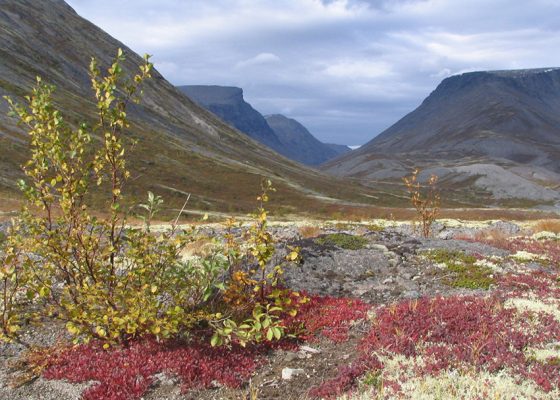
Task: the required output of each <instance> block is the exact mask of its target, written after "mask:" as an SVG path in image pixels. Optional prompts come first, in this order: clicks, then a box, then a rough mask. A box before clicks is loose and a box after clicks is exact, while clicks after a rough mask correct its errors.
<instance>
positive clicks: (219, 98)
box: [178, 85, 281, 149]
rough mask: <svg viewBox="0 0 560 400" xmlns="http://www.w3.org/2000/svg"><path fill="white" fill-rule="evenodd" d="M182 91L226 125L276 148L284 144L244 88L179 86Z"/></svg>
mask: <svg viewBox="0 0 560 400" xmlns="http://www.w3.org/2000/svg"><path fill="white" fill-rule="evenodd" d="M178 89H179V90H180V91H181V92H183V93H185V94H186V95H187V96H188V97H190V98H191V99H192V100H194V101H195V102H196V103H197V104H199V105H201V106H202V107H204V108H206V109H207V110H208V111H210V112H212V113H213V114H215V115H217V116H218V117H220V118H221V119H222V120H223V121H224V122H226V123H227V124H229V125H232V126H233V127H235V128H236V129H238V130H239V131H241V132H243V133H245V134H247V135H248V136H250V137H252V138H253V139H255V140H256V141H258V142H260V143H262V144H265V145H267V146H268V147H270V148H272V149H276V148H279V147H281V143H280V141H279V140H278V138H277V137H276V135H275V134H274V132H273V130H272V129H271V128H270V127H269V126H268V124H267V123H266V120H265V119H264V117H263V116H262V115H261V114H260V113H259V112H258V111H257V110H255V109H254V108H253V107H252V106H251V105H250V104H249V103H247V102H246V101H245V99H243V89H241V88H238V87H231V86H203V85H200V86H198V85H192V86H179V87H178Z"/></svg>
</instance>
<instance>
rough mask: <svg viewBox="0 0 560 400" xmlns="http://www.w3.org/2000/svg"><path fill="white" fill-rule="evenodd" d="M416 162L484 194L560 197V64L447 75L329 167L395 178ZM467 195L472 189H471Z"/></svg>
mask: <svg viewBox="0 0 560 400" xmlns="http://www.w3.org/2000/svg"><path fill="white" fill-rule="evenodd" d="M413 166H419V167H421V168H424V169H427V170H428V171H427V172H435V173H437V174H438V175H440V176H441V177H442V178H443V180H442V184H444V185H445V184H447V186H448V187H449V188H451V189H457V190H459V192H461V190H460V189H464V190H463V192H462V193H460V194H459V196H464V194H465V193H466V192H468V191H469V190H470V189H472V188H474V189H476V190H475V191H474V192H472V191H471V192H470V193H467V194H468V196H470V197H471V200H472V201H474V200H475V199H476V198H478V199H481V198H482V199H486V200H488V201H492V200H496V199H498V200H507V199H525V200H528V201H533V202H549V203H554V202H556V201H558V200H560V195H559V193H558V190H557V189H558V182H560V69H559V68H541V69H528V70H513V71H482V72H470V73H464V74H461V75H456V76H452V77H449V78H447V79H445V80H443V81H442V82H441V83H440V84H439V85H438V87H437V88H436V89H435V90H434V91H433V92H432V93H431V94H430V95H429V96H428V97H427V98H426V99H425V100H424V101H423V102H422V104H421V105H420V106H419V107H418V108H417V109H416V110H414V111H412V112H411V113H409V114H408V115H406V116H405V117H403V118H402V119H401V120H399V121H398V122H397V123H395V124H394V125H392V126H391V127H389V128H388V129H387V130H385V131H384V132H382V133H381V134H380V135H378V136H377V137H375V138H374V139H373V140H371V141H370V142H368V143H367V144H365V145H364V146H362V147H361V148H359V149H358V150H355V151H353V152H351V153H348V154H346V155H343V156H342V157H340V158H338V159H336V160H333V161H331V162H329V163H327V164H326V165H325V166H324V170H326V171H328V172H330V173H334V174H336V175H340V176H353V177H360V178H362V179H365V180H369V181H372V180H377V181H379V180H381V181H383V180H386V179H393V180H394V179H395V178H397V177H400V176H403V175H405V174H406V173H407V172H408V171H410V169H411V168H412V167H413ZM468 196H467V197H468Z"/></svg>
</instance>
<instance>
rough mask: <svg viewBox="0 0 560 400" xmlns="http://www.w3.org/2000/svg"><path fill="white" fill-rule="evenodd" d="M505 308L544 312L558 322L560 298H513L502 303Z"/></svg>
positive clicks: (522, 311)
mask: <svg viewBox="0 0 560 400" xmlns="http://www.w3.org/2000/svg"><path fill="white" fill-rule="evenodd" d="M504 307H506V308H515V309H517V310H518V311H519V312H521V313H524V312H531V313H546V314H549V315H552V316H553V317H554V319H556V320H557V321H558V322H560V299H556V298H544V299H540V298H536V297H528V298H513V299H508V300H506V302H505V303H504Z"/></svg>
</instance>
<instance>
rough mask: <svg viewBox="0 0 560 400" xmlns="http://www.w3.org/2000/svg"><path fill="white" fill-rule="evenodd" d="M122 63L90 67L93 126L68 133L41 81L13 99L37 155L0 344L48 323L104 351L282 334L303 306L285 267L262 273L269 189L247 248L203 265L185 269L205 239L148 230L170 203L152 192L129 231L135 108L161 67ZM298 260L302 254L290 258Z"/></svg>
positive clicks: (5, 257) (14, 238) (0, 273)
mask: <svg viewBox="0 0 560 400" xmlns="http://www.w3.org/2000/svg"><path fill="white" fill-rule="evenodd" d="M124 59H125V58H124V55H123V53H122V51H121V50H119V51H118V54H117V57H116V58H115V60H114V62H113V63H112V65H111V66H110V67H109V68H108V69H107V71H106V73H105V74H104V75H103V74H102V73H101V70H100V69H99V67H98V64H97V62H96V60H95V59H93V60H92V62H91V65H90V76H91V81H92V87H93V90H94V93H95V99H96V108H97V116H98V121H97V122H96V123H95V124H94V125H93V127H90V126H88V125H87V124H81V125H80V126H79V127H78V128H77V129H73V128H71V127H70V126H69V125H67V124H66V123H65V121H64V119H63V117H62V115H61V113H60V111H58V110H57V109H56V108H55V107H54V105H53V102H52V99H51V96H52V92H53V90H54V88H53V87H52V86H49V85H45V84H43V83H42V82H41V80H40V79H39V78H38V79H37V86H36V87H35V89H34V90H33V93H32V95H31V96H30V97H28V98H27V100H28V107H25V106H22V105H19V104H17V103H15V102H14V101H12V100H11V99H8V102H9V104H10V106H11V109H12V114H13V115H15V116H17V117H18V118H19V121H20V123H21V124H23V125H24V126H26V127H27V129H28V132H29V136H30V154H31V157H30V160H29V161H28V162H27V163H26V164H25V166H24V172H25V175H26V176H27V182H24V181H22V182H20V187H21V189H22V191H23V193H24V195H25V199H26V204H25V206H24V207H23V210H22V213H21V216H20V218H19V220H18V221H15V222H14V224H13V226H12V227H11V228H10V229H11V231H10V233H9V235H8V238H7V240H6V242H5V243H3V244H2V246H3V248H1V249H0V250H1V253H0V254H1V259H0V262H1V265H2V269H1V270H0V285H1V286H0V292H1V293H0V294H1V295H2V298H1V299H0V323H1V327H2V333H1V336H0V339H8V340H9V339H14V338H17V332H18V330H19V329H20V327H21V325H22V322H23V321H24V320H39V319H41V318H45V317H47V318H56V319H58V320H60V321H62V322H64V323H65V324H66V328H67V330H68V331H69V333H70V334H71V335H72V336H73V337H74V339H75V341H76V342H77V341H79V340H84V341H86V342H87V341H89V340H91V339H98V340H100V341H101V342H103V343H104V346H105V347H109V345H110V344H111V343H122V342H125V341H128V340H130V339H133V338H137V337H140V336H145V335H153V336H156V337H157V338H169V337H173V336H177V335H180V334H188V333H189V332H190V331H191V330H192V329H193V328H194V327H197V326H202V327H204V326H206V327H207V326H208V325H210V326H211V327H213V328H214V329H215V331H216V334H215V335H214V337H213V339H212V344H214V345H215V344H220V343H224V342H225V341H227V340H231V339H232V338H234V339H235V340H237V341H239V342H241V343H242V344H244V343H246V342H248V341H261V340H265V339H266V340H273V339H279V338H281V337H282V336H283V335H284V331H283V327H282V325H281V324H280V323H278V318H279V317H278V316H279V315H280V314H281V313H284V312H289V313H291V314H295V313H297V307H298V305H299V304H300V302H292V301H291V297H290V296H289V295H291V293H290V292H289V291H287V290H281V289H279V288H278V287H277V285H278V281H279V277H280V276H281V274H282V265H283V263H281V264H280V265H277V266H276V267H274V269H273V271H272V272H269V273H265V269H266V267H267V264H268V263H269V262H270V261H271V259H272V257H273V256H274V253H275V247H274V240H273V239H272V237H271V235H270V234H269V233H268V232H267V230H266V219H267V212H266V211H265V209H264V207H263V204H264V203H265V202H267V201H268V192H269V191H272V190H273V189H272V186H271V183H270V181H268V180H265V181H263V193H262V194H261V196H260V197H259V200H260V205H259V207H258V209H257V212H256V213H255V215H254V218H255V222H254V224H252V225H251V227H250V228H249V229H248V231H247V232H245V234H244V235H243V237H242V238H241V239H240V240H234V239H233V238H229V239H228V242H227V243H226V245H225V251H224V252H225V254H224V252H223V251H222V249H221V247H220V246H216V249H215V251H212V252H210V254H208V255H206V256H205V257H203V258H193V259H192V260H188V261H183V260H182V257H181V252H182V250H183V248H184V247H185V245H186V244H188V243H190V242H193V241H195V240H197V238H198V235H197V234H196V233H195V232H194V231H193V230H185V231H179V230H178V229H177V220H176V221H175V223H174V224H173V225H172V228H171V229H170V230H168V231H166V232H162V233H154V232H151V229H150V226H151V220H152V218H153V217H154V216H155V215H156V213H157V212H158V209H159V208H160V206H161V204H162V202H163V200H162V199H161V197H159V196H156V195H154V194H153V193H149V194H148V201H147V203H145V204H140V205H139V207H138V208H139V209H141V210H142V212H143V214H142V217H143V220H144V224H143V226H142V227H130V226H128V224H127V217H128V215H129V212H127V211H126V210H124V206H123V187H124V186H125V183H126V182H127V180H128V178H129V176H130V173H129V171H128V170H127V166H126V159H125V153H126V148H127V143H126V136H125V135H124V131H125V130H126V129H127V128H128V127H129V123H128V120H127V115H126V105H127V104H128V102H130V101H134V102H137V101H139V94H140V93H141V92H140V85H141V84H142V83H143V82H144V81H145V80H146V79H148V78H149V77H150V73H151V70H152V64H151V63H150V62H149V57H148V56H146V57H145V60H144V64H143V65H141V66H140V72H139V73H138V74H137V75H135V76H134V77H132V78H131V79H126V78H125V75H124V72H123V70H122V67H121V64H122V62H123V61H124ZM94 138H99V139H100V140H99V141H97V140H94ZM92 190H96V191H98V192H103V190H106V191H107V196H106V205H107V208H106V210H105V212H104V213H102V216H100V217H97V216H94V215H93V214H92V213H91V212H90V209H89V207H88V203H87V199H88V196H90V194H91V192H92ZM230 239H231V240H230ZM222 247H223V246H222ZM298 257H299V254H298V251H297V249H293V250H292V251H290V252H289V254H288V256H287V260H289V261H296V260H297V259H298ZM257 272H259V273H260V276H258V277H257V276H256V274H257ZM304 301H305V300H304V299H302V300H301V303H303V302H304ZM224 338H225V339H227V340H224Z"/></svg>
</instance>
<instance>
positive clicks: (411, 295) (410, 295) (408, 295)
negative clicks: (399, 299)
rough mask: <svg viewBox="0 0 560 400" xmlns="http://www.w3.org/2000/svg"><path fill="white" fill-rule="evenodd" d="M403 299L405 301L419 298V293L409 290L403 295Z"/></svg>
mask: <svg viewBox="0 0 560 400" xmlns="http://www.w3.org/2000/svg"><path fill="white" fill-rule="evenodd" d="M403 297H404V298H405V299H417V298H419V297H420V292H418V291H417V290H409V291H407V292H405V293H404V295H403Z"/></svg>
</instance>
